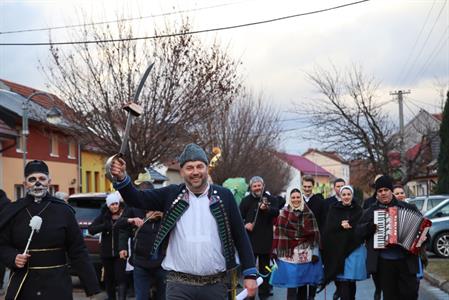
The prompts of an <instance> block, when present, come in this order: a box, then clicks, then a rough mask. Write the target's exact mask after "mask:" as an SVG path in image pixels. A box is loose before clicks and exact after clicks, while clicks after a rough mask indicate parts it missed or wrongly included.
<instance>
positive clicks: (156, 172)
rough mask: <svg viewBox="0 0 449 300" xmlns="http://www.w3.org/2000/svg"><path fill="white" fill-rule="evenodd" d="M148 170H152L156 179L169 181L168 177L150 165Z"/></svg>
mask: <svg viewBox="0 0 449 300" xmlns="http://www.w3.org/2000/svg"><path fill="white" fill-rule="evenodd" d="M147 170H148V172H150V176H151V178H152V179H153V180H154V181H167V180H168V177H166V176H164V175H162V174H161V173H159V172H158V171H156V170H155V169H153V168H151V167H149V168H147Z"/></svg>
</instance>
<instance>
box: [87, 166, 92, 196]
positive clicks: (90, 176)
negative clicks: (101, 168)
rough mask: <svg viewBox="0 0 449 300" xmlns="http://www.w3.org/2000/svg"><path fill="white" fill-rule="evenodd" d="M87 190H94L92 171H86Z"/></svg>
mask: <svg viewBox="0 0 449 300" xmlns="http://www.w3.org/2000/svg"><path fill="white" fill-rule="evenodd" d="M86 192H87V193H90V192H92V172H91V171H86Z"/></svg>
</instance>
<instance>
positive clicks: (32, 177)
mask: <svg viewBox="0 0 449 300" xmlns="http://www.w3.org/2000/svg"><path fill="white" fill-rule="evenodd" d="M47 179H48V177H46V176H39V177H36V176H30V177H28V178H27V182H28V183H35V182H36V181H38V180H39V181H46V180H47Z"/></svg>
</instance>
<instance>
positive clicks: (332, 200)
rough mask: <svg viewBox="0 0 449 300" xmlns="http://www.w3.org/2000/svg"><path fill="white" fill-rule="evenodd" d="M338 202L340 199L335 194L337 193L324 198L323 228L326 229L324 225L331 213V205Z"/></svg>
mask: <svg viewBox="0 0 449 300" xmlns="http://www.w3.org/2000/svg"><path fill="white" fill-rule="evenodd" d="M338 202H339V201H338V199H337V196H335V195H334V196H332V197H329V198H326V199H324V201H323V208H322V214H323V221H324V224H323V230H324V227H325V226H326V221H327V216H328V215H329V210H330V208H331V206H332V205H334V204H335V203H338Z"/></svg>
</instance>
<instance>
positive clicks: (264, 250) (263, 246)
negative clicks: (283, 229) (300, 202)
mask: <svg viewBox="0 0 449 300" xmlns="http://www.w3.org/2000/svg"><path fill="white" fill-rule="evenodd" d="M262 198H263V199H264V200H266V201H268V203H269V208H268V209H267V210H261V209H259V204H260V203H261V202H260V197H257V198H256V197H254V196H253V195H252V194H249V195H248V196H246V197H245V198H243V199H242V202H240V213H241V215H242V218H243V221H244V223H245V224H247V223H253V222H254V221H256V222H255V223H254V228H253V230H252V231H247V233H248V236H249V239H250V241H251V246H252V248H253V251H254V253H257V254H269V253H271V244H272V242H273V221H274V220H275V219H276V218H277V216H279V206H278V203H277V200H276V199H275V198H274V197H273V196H271V195H269V194H267V193H264V194H263V196H262ZM257 211H258V212H257ZM256 215H257V218H256Z"/></svg>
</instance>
